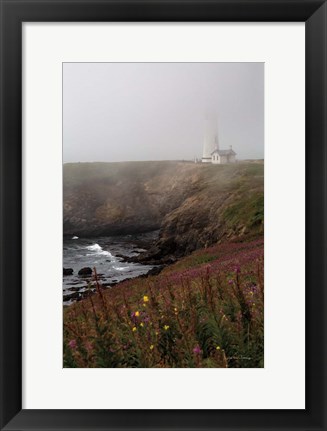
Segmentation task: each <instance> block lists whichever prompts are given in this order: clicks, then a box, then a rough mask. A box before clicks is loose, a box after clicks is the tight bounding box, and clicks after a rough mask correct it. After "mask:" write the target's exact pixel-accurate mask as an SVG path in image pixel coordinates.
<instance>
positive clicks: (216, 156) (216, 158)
mask: <svg viewBox="0 0 327 431" xmlns="http://www.w3.org/2000/svg"><path fill="white" fill-rule="evenodd" d="M235 156H236V153H235V151H234V150H233V149H232V147H230V149H229V150H219V149H218V148H216V149H215V150H213V152H212V153H211V163H214V164H222V163H235V162H236V159H235Z"/></svg>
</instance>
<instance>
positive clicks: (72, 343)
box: [68, 340, 77, 349]
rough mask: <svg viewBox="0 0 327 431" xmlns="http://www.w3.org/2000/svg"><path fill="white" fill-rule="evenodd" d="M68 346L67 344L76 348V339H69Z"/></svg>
mask: <svg viewBox="0 0 327 431" xmlns="http://www.w3.org/2000/svg"><path fill="white" fill-rule="evenodd" d="M68 346H69V347H70V348H71V349H76V348H77V343H76V340H70V342H69V343H68Z"/></svg>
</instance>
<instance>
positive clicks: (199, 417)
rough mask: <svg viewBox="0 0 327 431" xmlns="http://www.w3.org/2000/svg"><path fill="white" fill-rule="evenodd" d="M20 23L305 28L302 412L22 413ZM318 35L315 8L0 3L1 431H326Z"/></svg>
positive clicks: (321, 23) (220, 1) (307, 4)
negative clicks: (280, 24) (287, 25)
mask: <svg viewBox="0 0 327 431" xmlns="http://www.w3.org/2000/svg"><path fill="white" fill-rule="evenodd" d="M28 21H31V22H38V21H40V22H74V21H83V22H96V21H102V22H103V21H154V22H156V21H158V22H159V21H171V22H173V21H175V22H176V21H202V22H207V21H226V22H227V21H252V22H255V21H257V22H259V21H262V22H265V21H266V22H282V21H283V22H287V21H291V22H292V21H299V22H305V29H306V36H305V49H306V62H305V73H306V90H305V94H306V190H305V193H306V232H305V239H306V279H305V282H306V332H305V336H306V408H305V410H148V411H147V410H22V323H23V322H22V180H23V178H22V23H23V22H28ZM326 34H327V6H326V1H321V0H202V1H201V0H177V1H169V0H166V1H163V0H161V1H151V0H134V1H132V0H128V1H125V0H120V1H112V0H100V1H98V0H93V1H92V0H66V1H61V0H1V155H0V161H1V168H0V178H1V193H0V196H1V212H0V213H1V236H0V238H1V249H0V250H1V251H0V253H1V254H0V262H1V270H0V276H1V290H0V292H1V295H0V301H1V314H0V321H1V345H0V347H1V350H0V360H1V369H0V373H1V374H0V377H1V381H0V386H1V387H0V415H1V417H0V425H1V430H41V429H45V430H47V429H49V430H50V429H51V430H72V429H74V430H78V429H80V430H98V429H99V430H100V429H102V430H104V429H107V430H117V431H118V430H121V431H122V430H177V429H178V430H191V429H192V430H194V431H196V430H209V429H219V430H252V429H253V430H254V429H255V430H261V429H269V430H280V431H282V430H290V429H293V430H308V431H309V430H312V431H313V430H314V431H318V430H326V429H327V428H326V423H327V421H326V413H327V408H326V406H327V397H326V390H327V385H326V383H327V373H326V364H327V356H326V347H327V339H326V334H327V331H326V329H327V325H326V323H327V319H326V315H327V306H326V300H327V295H326V222H325V220H326V203H327V201H326V168H327V164H326V136H327V130H326V100H327V98H326V96H327V92H326V85H327V81H326V77H327V74H326V73H327V71H326V60H327V55H326V54H327V53H326ZM290 55H291V53H290ZM286 360H288V359H286ZM282 390H283V388H282V387H281V391H282ZM245 396H246V394H245Z"/></svg>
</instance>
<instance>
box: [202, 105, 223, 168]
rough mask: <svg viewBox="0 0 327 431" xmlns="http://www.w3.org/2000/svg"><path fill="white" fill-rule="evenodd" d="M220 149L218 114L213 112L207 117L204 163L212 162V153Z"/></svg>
mask: <svg viewBox="0 0 327 431" xmlns="http://www.w3.org/2000/svg"><path fill="white" fill-rule="evenodd" d="M218 149H219V144H218V123H217V115H216V114H214V113H212V112H211V113H207V115H206V118H205V126H204V141H203V154H202V163H211V162H212V160H211V154H212V152H213V151H214V150H218Z"/></svg>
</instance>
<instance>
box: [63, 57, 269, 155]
mask: <svg viewBox="0 0 327 431" xmlns="http://www.w3.org/2000/svg"><path fill="white" fill-rule="evenodd" d="M207 111H215V112H216V113H217V116H218V136H219V146H220V148H221V149H228V148H229V146H230V145H232V146H233V149H234V150H235V152H236V153H237V158H238V159H246V158H263V151H264V64H263V63H64V65H63V154H64V162H92V161H105V162H116V161H124V160H191V159H193V158H194V156H197V157H198V158H201V156H202V145H203V137H204V125H205V124H204V123H205V121H204V120H205V115H206V112H207Z"/></svg>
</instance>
